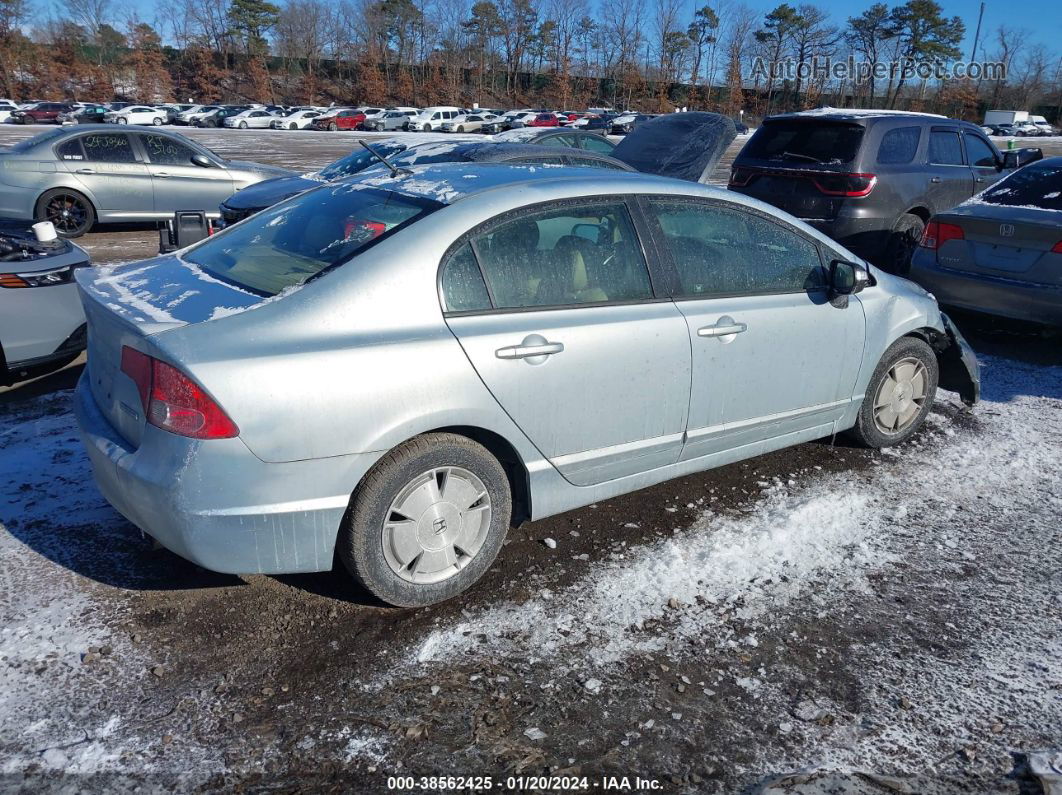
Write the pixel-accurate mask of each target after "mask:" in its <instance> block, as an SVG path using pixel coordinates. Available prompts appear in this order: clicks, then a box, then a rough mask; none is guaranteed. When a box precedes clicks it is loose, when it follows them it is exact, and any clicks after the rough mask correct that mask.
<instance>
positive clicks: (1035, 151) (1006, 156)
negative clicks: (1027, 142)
mask: <svg viewBox="0 0 1062 795" xmlns="http://www.w3.org/2000/svg"><path fill="white" fill-rule="evenodd" d="M1043 159H1044V150H1043V149H1040V148H1038V147H1035V146H1027V147H1025V148H1024V149H1007V150H1006V151H1004V152H1003V168H1009V169H1013V168H1021V167H1022V166H1024V165H1028V164H1029V163H1035V162H1036V161H1037V160H1043Z"/></svg>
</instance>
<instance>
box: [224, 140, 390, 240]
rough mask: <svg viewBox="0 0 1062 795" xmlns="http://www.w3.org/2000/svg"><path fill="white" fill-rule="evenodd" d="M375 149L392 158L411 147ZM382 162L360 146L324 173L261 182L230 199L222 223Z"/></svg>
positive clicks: (386, 143) (378, 144)
mask: <svg viewBox="0 0 1062 795" xmlns="http://www.w3.org/2000/svg"><path fill="white" fill-rule="evenodd" d="M372 148H373V151H375V152H376V153H377V154H379V155H381V156H383V157H385V158H389V157H393V156H394V155H397V154H399V153H400V152H404V151H405V150H406V149H408V148H409V146H408V144H406V143H405V142H403V141H398V140H391V139H387V140H383V141H373V142H372ZM379 162H380V161H379V159H378V158H377V157H376V156H375V155H373V153H372V152H369V151H366V150H365V149H363V148H362V147H360V146H359V147H357V148H356V149H355V150H354V151H353V152H351V153H350V154H349V155H346V156H345V157H341V158H340V159H339V160H336V161H335V162H333V163H329V164H328V165H327V166H325V167H324V168H322V169H321V170H320V171H316V172H311V173H309V174H291V175H288V176H283V177H272V178H270V179H264V180H261V181H260V182H256V183H254V184H253V185H249V186H247V187H246V188H243V189H242V190H238V191H236V192H235V193H233V194H232V195H231V196H229V197H228V198H226V199H225V200H224V201H223V202H222V203H221V206H220V207H219V212H220V214H221V220H222V221H223V222H224V224H225V225H226V226H228V225H230V224H234V223H236V222H237V221H242V220H243V219H244V218H248V217H250V216H252V215H254V214H255V213H257V212H260V211H261V210H264V209H265V208H266V207H272V206H273V205H274V204H276V203H277V202H281V201H284V199H288V198H290V197H292V196H294V195H295V194H296V193H302V192H303V191H307V190H310V189H311V188H316V187H318V186H319V185H320V184H321V183H322V182H334V181H336V180H338V179H343V178H344V177H350V176H353V175H354V174H357V173H359V172H361V171H364V170H365V169H367V168H370V167H371V166H374V165H376V164H378V163H379Z"/></svg>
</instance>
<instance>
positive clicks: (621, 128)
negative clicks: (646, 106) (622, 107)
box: [611, 113, 655, 135]
mask: <svg viewBox="0 0 1062 795" xmlns="http://www.w3.org/2000/svg"><path fill="white" fill-rule="evenodd" d="M652 118H655V117H654V116H652V115H651V114H648V113H633V114H629V115H627V116H617V117H616V118H614V119H613V120H612V130H611V132H612V134H613V135H626V134H627V133H629V132H630V131H631V130H633V129H634V128H635V127H637V126H638V125H639V124H644V123H645V122H647V121H649V120H650V119H652Z"/></svg>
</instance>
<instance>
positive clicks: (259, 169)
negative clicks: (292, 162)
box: [225, 160, 295, 177]
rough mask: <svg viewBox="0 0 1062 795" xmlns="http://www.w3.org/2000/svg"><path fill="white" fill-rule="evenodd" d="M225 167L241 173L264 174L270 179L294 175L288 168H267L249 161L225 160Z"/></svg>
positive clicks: (262, 164) (263, 164)
mask: <svg viewBox="0 0 1062 795" xmlns="http://www.w3.org/2000/svg"><path fill="white" fill-rule="evenodd" d="M225 167H226V168H231V169H239V170H242V171H254V172H256V173H258V174H266V175H268V176H270V177H290V176H293V175H294V174H295V172H294V171H292V170H291V169H290V168H280V166H267V165H266V164H265V163H252V162H251V161H250V160H226V161H225Z"/></svg>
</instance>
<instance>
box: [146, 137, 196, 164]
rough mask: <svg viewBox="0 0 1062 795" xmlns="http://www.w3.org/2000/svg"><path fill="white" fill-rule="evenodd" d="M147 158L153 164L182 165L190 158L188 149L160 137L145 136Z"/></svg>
mask: <svg viewBox="0 0 1062 795" xmlns="http://www.w3.org/2000/svg"><path fill="white" fill-rule="evenodd" d="M147 150H148V157H149V158H151V162H153V163H169V164H177V163H183V162H184V161H186V160H188V159H189V158H190V157H191V153H190V152H189V151H188V149H187V148H186V147H184V146H182V145H181V144H179V143H177V142H176V141H173V140H171V139H169V138H163V137H162V136H161V135H149V136H147Z"/></svg>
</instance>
